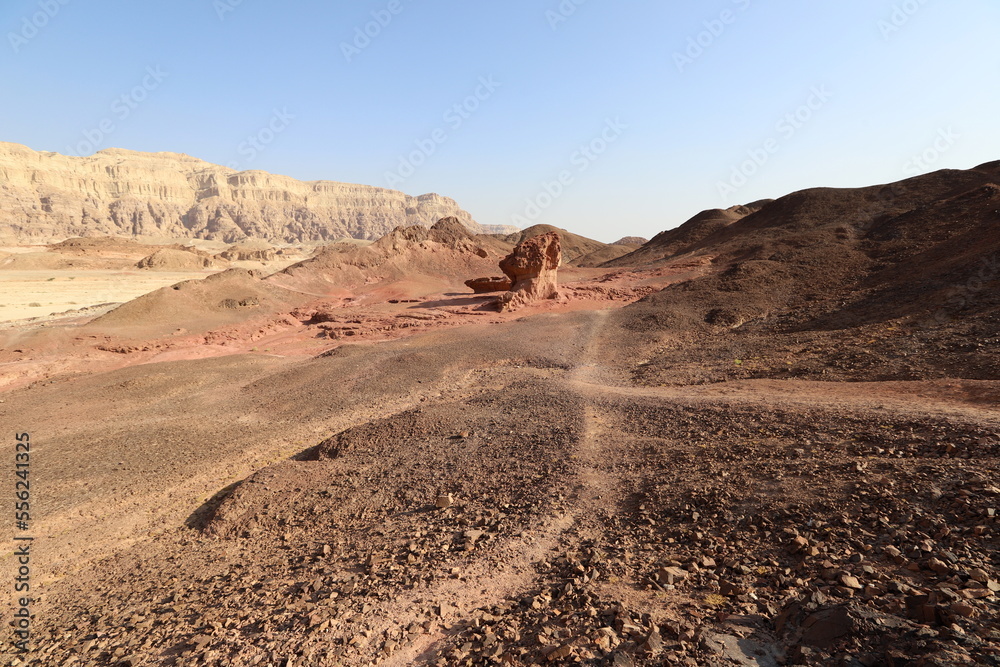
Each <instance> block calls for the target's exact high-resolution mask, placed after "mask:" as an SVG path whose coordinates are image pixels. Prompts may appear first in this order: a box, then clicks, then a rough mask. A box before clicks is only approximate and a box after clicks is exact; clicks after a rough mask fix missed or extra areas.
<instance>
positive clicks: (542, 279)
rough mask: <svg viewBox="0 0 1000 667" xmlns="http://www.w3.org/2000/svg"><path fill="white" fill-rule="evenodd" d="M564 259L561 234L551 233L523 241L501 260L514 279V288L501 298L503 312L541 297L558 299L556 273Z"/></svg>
mask: <svg viewBox="0 0 1000 667" xmlns="http://www.w3.org/2000/svg"><path fill="white" fill-rule="evenodd" d="M561 261H562V246H561V245H560V242H559V234H558V233H556V232H549V233H548V234H542V235H541V236H533V237H532V238H530V239H528V240H526V241H524V242H522V243H520V244H519V245H518V246H517V247H515V248H514V251H513V252H512V253H510V254H509V255H507V256H506V257H504V258H503V259H502V260H500V269H501V270H502V271H503V272H504V273H505V274H506V275H507V276H508V277H509V278H510V280H511V283H512V285H511V288H510V291H509V292H507V293H506V294H504V295H502V296H501V297H500V300H499V304H498V305H499V306H500V310H501V311H505V310H515V309H517V308H519V307H520V306H523V305H525V304H528V303H531V302H532V301H538V300H540V299H558V298H559V296H560V294H559V287H558V284H557V280H556V272H557V271H558V270H559V263H560V262H561Z"/></svg>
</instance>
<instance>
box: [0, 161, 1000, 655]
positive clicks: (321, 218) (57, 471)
mask: <svg viewBox="0 0 1000 667" xmlns="http://www.w3.org/2000/svg"><path fill="white" fill-rule="evenodd" d="M0 160H2V162H0V174H2V175H3V178H4V183H3V189H2V190H0V232H2V236H3V238H4V241H3V243H4V247H3V248H0V286H2V287H0V290H2V294H3V297H2V298H0V302H2V305H0V320H2V322H0V369H2V370H0V421H2V423H3V424H4V425H5V430H6V432H7V433H6V437H8V438H13V437H14V436H15V434H28V435H29V436H30V442H31V468H30V470H31V472H30V474H31V490H32V496H31V497H32V505H31V523H30V534H31V537H32V541H31V543H30V557H31V562H32V565H33V570H32V577H33V578H32V581H31V601H30V602H31V604H30V618H31V624H30V627H31V635H30V638H29V639H27V640H26V641H28V646H29V647H30V648H29V650H28V651H26V652H24V651H17V650H12V649H11V647H12V646H16V643H15V642H16V641H17V635H16V631H17V629H18V620H17V617H14V619H15V620H14V621H13V622H11V623H10V630H11V633H12V636H13V637H14V642H7V643H5V646H4V651H5V652H6V655H7V658H6V659H7V663H6V664H10V665H12V666H14V667H21V666H26V665H32V666H35V665H37V666H50V665H66V666H71V665H76V666H80V667H84V666H89V665H116V666H129V667H138V666H140V665H171V666H175V667H181V666H195V665H227V666H228V665H231V666H241V667H242V666H249V665H259V666H261V667H307V666H319V665H441V666H445V665H535V664H551V665H612V666H614V667H628V666H641V665H689V666H700V665H705V666H713V667H715V666H719V667H721V666H723V665H742V666H746V667H769V666H773V665H815V666H825V665H838V666H844V667H848V666H849V667H858V666H865V667H872V666H876V665H888V666H891V667H899V666H903V665H906V666H912V667H930V666H946V665H997V664H1000V520H998V518H997V514H998V511H1000V379H998V378H1000V352H998V350H1000V346H998V343H1000V338H998V337H1000V296H998V295H1000V290H998V276H1000V264H998V262H1000V162H990V163H986V164H982V165H980V166H977V167H975V168H971V169H966V170H957V169H944V170H937V171H933V172H931V173H927V174H924V175H920V176H915V177H913V178H908V179H905V180H901V181H898V182H894V183H889V184H884V185H872V186H869V187H863V188H814V189H808V190H803V191H798V192H794V193H792V194H788V195H784V196H780V197H778V198H776V199H765V200H760V201H755V202H752V203H748V204H745V205H737V206H733V207H731V208H727V209H709V210H706V211H704V212H702V213H700V214H698V215H696V216H694V217H693V218H691V219H690V220H689V221H687V222H686V223H684V224H682V225H681V226H679V227H677V228H675V229H669V230H667V231H663V232H662V233H660V234H658V235H656V236H655V237H653V238H652V239H645V238H640V237H634V236H631V237H628V236H627V237H624V238H622V239H621V240H620V241H618V242H616V243H611V244H608V243H602V242H599V241H595V240H593V239H590V238H586V237H584V236H580V235H577V234H574V233H573V232H572V230H566V229H561V228H557V227H553V226H551V225H543V224H539V225H535V226H533V227H529V228H527V229H523V230H520V229H516V228H496V227H488V226H483V225H480V224H479V223H476V222H475V220H474V219H473V217H472V216H471V215H470V214H469V213H467V212H465V211H463V210H462V209H460V208H459V207H458V205H457V204H456V203H455V202H454V201H453V200H450V199H447V198H445V197H441V196H439V195H424V196H422V197H416V198H408V197H407V196H406V195H403V194H402V193H399V192H394V191H390V190H383V189H377V188H367V186H349V185H345V184H339V183H332V182H315V183H302V182H299V181H293V180H292V179H286V178H284V177H276V176H272V175H270V174H267V173H265V172H257V171H252V172H238V171H235V170H232V169H229V168H226V167H219V166H216V165H211V164H209V163H205V162H202V161H200V160H196V159H194V158H190V157H188V156H183V155H178V154H164V153H157V154H142V153H135V152H131V151H122V150H118V149H114V150H108V151H100V152H98V153H95V154H94V155H93V156H91V157H88V158H69V157H65V156H61V155H57V154H50V153H36V152H34V151H31V150H30V149H28V148H26V147H23V146H16V145H12V144H0ZM775 194H776V195H778V194H780V193H775ZM625 231H626V232H627V231H628V230H625ZM11 448H12V449H13V444H12V445H11ZM17 536H18V535H17V534H16V533H15V534H14V535H13V537H14V538H15V540H16V538H17ZM10 545H12V546H11V548H10V549H8V550H7V552H6V553H7V554H8V555H6V556H5V558H4V562H5V568H6V569H8V570H9V571H10V572H11V578H13V577H14V573H15V572H16V566H17V554H16V552H15V549H16V548H18V546H19V543H18V542H16V541H15V542H10ZM4 594H5V597H4V598H3V602H4V605H5V608H9V609H15V610H16V609H18V608H20V607H22V606H23V605H22V604H21V603H20V602H19V598H18V595H17V594H16V593H15V592H14V591H13V590H12V589H10V588H7V587H5V588H4Z"/></svg>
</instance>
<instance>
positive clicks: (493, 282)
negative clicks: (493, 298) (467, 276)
mask: <svg viewBox="0 0 1000 667" xmlns="http://www.w3.org/2000/svg"><path fill="white" fill-rule="evenodd" d="M512 285H513V283H512V282H511V281H510V278H508V277H506V276H492V277H490V278H473V279H472V280H466V281H465V286H466V287H468V288H469V289H471V290H472V291H473V292H475V293H476V294H489V293H490V292H507V291H509V290H510V288H511V286H512Z"/></svg>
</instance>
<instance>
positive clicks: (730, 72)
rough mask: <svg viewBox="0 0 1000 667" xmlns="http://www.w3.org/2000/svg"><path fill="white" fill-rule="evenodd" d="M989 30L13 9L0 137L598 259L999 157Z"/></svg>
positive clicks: (387, 5)
mask: <svg viewBox="0 0 1000 667" xmlns="http://www.w3.org/2000/svg"><path fill="white" fill-rule="evenodd" d="M560 7H562V10H560ZM376 19H381V21H382V23H383V24H384V25H380V24H379V23H377V22H376V23H372V22H373V21H376ZM366 24H367V25H366ZM998 26H1000V6H998V4H997V3H996V2H995V0H949V2H943V1H940V0H905V1H904V0H896V1H892V0H889V1H887V0H838V1H837V2H815V1H813V2H802V0H773V1H771V2H763V0H712V1H708V2H705V1H699V2H693V1H689V2H676V1H675V2H664V1H663V0H657V1H655V2H652V1H643V2H639V1H635V0H617V1H616V2H609V1H608V0H563V2H562V3H560V0H536V1H530V2H529V1H527V0H504V1H503V2H499V1H494V2H483V1H478V2H469V1H468V0H462V1H457V0H438V1H435V2H429V1H424V2H421V1H419V0H395V1H392V0H374V1H368V0H364V1H362V0H355V1H353V2H349V3H348V2H319V1H316V0H301V1H299V2H290V3H277V2H265V1H264V0H242V1H241V0H171V1H170V2H149V1H145V2H123V1H118V2H110V1H107V0H91V1H89V2H85V1H84V0H31V1H24V0H8V1H7V2H5V3H3V6H2V8H0V27H2V32H3V43H2V44H0V81H2V85H3V90H4V94H5V96H6V99H7V102H6V103H5V104H3V105H2V106H0V140H5V141H13V142H17V143H22V144H26V145H28V146H30V147H31V148H34V149H36V150H50V151H57V152H60V153H77V154H89V153H91V152H93V151H94V150H99V149H101V148H107V147H112V146H114V147H121V148H129V149H134V150H141V151H174V152H181V153H187V154H189V155H193V156H196V157H199V158H202V159H205V160H208V161H210V162H216V163H220V164H231V165H232V166H234V167H236V168H239V169H264V170H267V171H271V172H275V173H280V174H287V175H289V176H293V177H295V178H299V179H303V180H316V179H330V180H337V181H347V182H355V183H368V184H372V185H379V186H386V187H389V186H393V187H396V188H397V189H400V190H403V191H405V192H408V193H410V194H420V193H424V192H438V193H441V194H444V195H448V196H451V197H454V198H455V199H457V200H458V202H459V203H460V204H461V205H462V206H463V207H465V208H466V209H468V210H469V211H470V212H471V213H472V214H473V216H474V217H475V218H476V219H477V220H479V221H480V222H483V223H494V224H511V223H512V221H522V222H523V221H527V222H529V223H530V222H539V223H548V224H554V225H557V226H560V227H566V228H568V229H570V230H573V231H575V232H578V233H581V234H584V235H587V236H591V237H595V238H598V239H601V240H605V241H612V240H615V239H616V238H618V237H620V236H623V235H626V234H628V235H641V236H652V235H653V234H655V233H657V232H659V231H662V230H664V229H668V228H671V227H675V226H677V225H678V224H680V223H681V222H683V221H684V220H686V219H687V218H689V217H690V216H691V215H693V214H694V213H696V212H698V211H700V210H702V209H705V208H714V207H719V206H730V205H733V204H737V203H742V202H748V201H753V200H755V199H760V198H764V197H776V196H780V195H783V194H786V193H788V192H791V191H794V190H797V189H802V188H805V187H812V186H819V185H829V186H860V185H868V184H872V183H880V182H888V181H893V180H898V179H900V178H903V177H905V176H907V175H910V174H915V173H919V172H924V171H929V170H932V169H938V168H945V167H949V168H969V167H973V166H975V165H977V164H980V163H982V162H987V161H991V160H996V159H1000V146H998V140H1000V129H998V128H1000V125H998V119H1000V85H998V84H1000V40H998V39H997V37H996V31H997V28H998ZM366 27H367V30H368V32H369V33H370V34H372V35H374V36H373V37H366V38H364V39H361V38H358V35H359V33H360V34H363V31H365V29H366ZM365 39H367V40H368V41H365ZM698 42H700V43H701V44H700V45H698ZM692 44H694V45H695V46H692ZM348 47H349V48H348ZM699 49H700V52H699ZM482 82H486V83H482ZM477 93H478V99H477V98H476V95H477ZM123 96H124V97H123ZM470 96H472V97H471V98H470ZM456 104H457V105H460V106H459V109H460V110H458V111H456V110H455V105H456ZM463 105H464V108H463ZM810 105H811V108H810ZM788 114H792V116H791V119H789V118H788ZM796 114H797V116H798V117H797V118H796ZM105 130H110V131H105ZM251 137H252V138H253V141H250V140H249V138H251ZM254 144H256V146H254ZM582 146H591V149H588V152H582V151H581V150H580V148H581V147H582ZM921 155H923V156H925V157H926V158H927V159H928V162H927V163H924V162H923V161H922V160H921V161H920V162H919V163H918V162H913V161H912V158H913V157H915V156H921ZM401 158H402V160H403V161H404V164H401ZM748 161H749V162H748ZM409 167H413V169H412V174H411V173H410V171H411V170H410V169H409ZM734 170H735V173H734ZM560 178H561V180H562V182H561V183H560V182H559V181H560ZM546 184H547V187H546ZM546 190H548V192H547V191H546ZM529 201H531V202H533V203H534V207H532V206H529V204H528V202H529ZM516 216H520V217H519V218H518V217H516Z"/></svg>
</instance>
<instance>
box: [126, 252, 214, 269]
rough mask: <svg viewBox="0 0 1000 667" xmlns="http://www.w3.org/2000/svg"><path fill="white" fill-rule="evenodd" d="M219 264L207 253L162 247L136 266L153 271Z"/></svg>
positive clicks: (202, 267) (205, 267)
mask: <svg viewBox="0 0 1000 667" xmlns="http://www.w3.org/2000/svg"><path fill="white" fill-rule="evenodd" d="M222 264H226V262H222ZM219 265H220V264H219V262H217V261H215V259H213V258H212V256H211V255H208V254H206V253H201V252H197V251H194V252H193V251H191V250H181V249H178V248H161V249H160V250H157V251H156V252H154V253H153V254H151V255H148V256H146V257H143V258H142V259H140V260H139V262H138V263H137V264H136V267H137V268H140V269H150V270H153V271H200V270H202V269H214V268H218V267H219Z"/></svg>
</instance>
